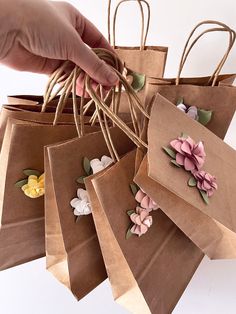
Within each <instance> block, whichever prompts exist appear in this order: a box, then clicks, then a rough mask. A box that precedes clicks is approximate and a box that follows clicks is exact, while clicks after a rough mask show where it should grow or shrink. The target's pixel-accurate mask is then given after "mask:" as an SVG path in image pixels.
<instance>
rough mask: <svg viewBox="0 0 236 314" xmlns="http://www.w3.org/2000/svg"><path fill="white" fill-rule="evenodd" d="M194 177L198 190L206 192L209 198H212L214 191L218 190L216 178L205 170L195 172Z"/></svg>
mask: <svg viewBox="0 0 236 314" xmlns="http://www.w3.org/2000/svg"><path fill="white" fill-rule="evenodd" d="M193 176H194V178H195V179H196V180H197V187H198V189H199V190H202V191H205V192H206V193H207V196H208V197H211V196H212V195H213V193H214V191H215V190H217V184H216V177H214V176H212V175H211V174H210V173H207V172H206V171H204V170H201V171H194V172H193Z"/></svg>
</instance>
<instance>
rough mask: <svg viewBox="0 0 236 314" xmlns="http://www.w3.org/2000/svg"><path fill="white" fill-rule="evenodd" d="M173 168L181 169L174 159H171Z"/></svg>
mask: <svg viewBox="0 0 236 314" xmlns="http://www.w3.org/2000/svg"><path fill="white" fill-rule="evenodd" d="M170 162H171V163H172V164H173V165H174V166H176V167H178V168H181V166H180V165H179V164H178V163H177V161H176V160H175V159H172V160H171V161H170Z"/></svg>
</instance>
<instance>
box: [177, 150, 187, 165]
mask: <svg viewBox="0 0 236 314" xmlns="http://www.w3.org/2000/svg"><path fill="white" fill-rule="evenodd" d="M184 159H185V157H184V155H182V154H180V153H177V154H176V162H177V164H179V165H180V166H183V165H184Z"/></svg>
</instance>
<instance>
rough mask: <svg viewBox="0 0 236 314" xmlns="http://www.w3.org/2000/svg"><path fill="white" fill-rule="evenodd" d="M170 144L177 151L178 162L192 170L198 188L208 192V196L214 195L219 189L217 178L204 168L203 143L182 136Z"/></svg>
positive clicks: (204, 154)
mask: <svg viewBox="0 0 236 314" xmlns="http://www.w3.org/2000/svg"><path fill="white" fill-rule="evenodd" d="M170 145H171V147H172V148H174V150H175V151H176V162H177V163H178V164H179V165H180V166H183V167H184V169H185V170H187V171H191V173H192V175H193V177H194V178H195V179H196V181H197V188H198V189H199V190H201V191H204V192H206V194H207V196H208V197H210V196H212V195H213V193H214V191H215V190H217V184H216V178H215V177H214V176H212V175H211V174H209V173H207V172H205V171H203V170H202V167H203V165H204V163H205V158H206V153H205V149H204V145H203V143H202V142H201V141H200V142H198V143H195V142H194V141H193V140H192V139H191V137H189V136H188V137H184V136H182V137H179V138H178V139H176V140H173V141H171V143H170Z"/></svg>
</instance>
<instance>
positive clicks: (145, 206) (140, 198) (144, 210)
mask: <svg viewBox="0 0 236 314" xmlns="http://www.w3.org/2000/svg"><path fill="white" fill-rule="evenodd" d="M135 200H136V201H137V202H138V203H139V204H140V206H137V207H136V209H135V211H134V213H132V214H131V215H130V219H131V221H132V222H133V223H134V225H133V227H132V228H131V229H130V231H131V233H133V234H136V235H138V236H139V237H140V236H141V235H143V234H145V233H146V232H147V231H148V229H149V228H150V227H151V225H152V216H151V215H150V213H151V211H153V210H156V209H158V208H159V206H158V205H157V204H156V203H155V202H154V201H153V200H152V199H151V198H150V197H149V196H148V195H147V194H146V193H145V192H144V191H143V190H139V191H138V192H137V193H136V195H135Z"/></svg>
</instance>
